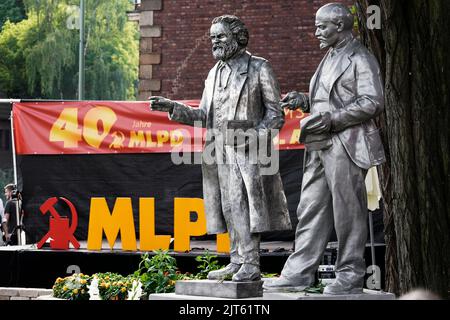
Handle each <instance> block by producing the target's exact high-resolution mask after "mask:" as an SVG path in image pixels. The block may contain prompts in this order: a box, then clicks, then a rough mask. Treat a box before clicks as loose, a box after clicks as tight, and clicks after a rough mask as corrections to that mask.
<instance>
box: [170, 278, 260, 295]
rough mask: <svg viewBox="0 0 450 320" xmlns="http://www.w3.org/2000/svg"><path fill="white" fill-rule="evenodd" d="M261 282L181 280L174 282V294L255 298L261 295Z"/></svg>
mask: <svg viewBox="0 0 450 320" xmlns="http://www.w3.org/2000/svg"><path fill="white" fill-rule="evenodd" d="M262 283H263V282H262V281H248V282H233V281H218V280H181V281H177V282H176V283H175V294H176V295H180V296H204V297H205V296H206V297H214V298H225V299H243V298H257V297H262V296H263V289H262Z"/></svg>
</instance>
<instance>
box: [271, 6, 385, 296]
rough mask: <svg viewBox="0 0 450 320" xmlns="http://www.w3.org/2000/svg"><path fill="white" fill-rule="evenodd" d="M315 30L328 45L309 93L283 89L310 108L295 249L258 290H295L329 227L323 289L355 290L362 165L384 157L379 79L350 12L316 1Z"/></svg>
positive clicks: (363, 212)
mask: <svg viewBox="0 0 450 320" xmlns="http://www.w3.org/2000/svg"><path fill="white" fill-rule="evenodd" d="M316 27H317V29H316V34H315V35H316V37H317V38H318V39H319V40H320V47H321V49H325V48H328V49H329V50H328V52H327V54H326V55H325V57H324V58H323V60H322V62H321V63H320V65H319V67H318V69H317V71H316V73H315V75H314V76H313V78H312V80H311V84H310V90H309V95H308V96H307V95H305V94H303V93H298V92H295V91H294V92H291V93H289V94H288V95H287V96H286V97H285V98H284V99H283V100H282V102H283V106H286V107H288V108H290V109H296V108H297V107H301V108H302V109H303V111H305V112H308V111H309V112H310V116H308V117H307V118H306V119H304V120H302V122H301V127H302V133H301V137H300V140H301V141H303V142H304V143H305V146H306V155H305V164H304V166H305V170H304V173H303V181H302V191H301V198H300V203H299V205H298V208H297V216H298V219H299V222H298V225H297V229H296V233H295V251H294V253H293V254H291V255H290V256H289V258H288V260H287V261H286V264H285V265H284V268H283V270H282V272H281V276H280V277H279V278H274V279H270V280H268V281H265V282H264V285H263V288H264V289H265V290H271V291H277V290H280V289H282V290H292V291H301V290H304V289H305V288H306V287H308V286H310V285H312V284H313V282H314V274H315V272H316V271H317V269H318V267H319V263H320V261H321V259H322V257H323V253H324V251H325V249H326V246H327V243H328V239H329V237H330V234H331V232H332V230H333V226H334V228H335V230H336V234H337V240H338V256H337V261H336V268H335V272H336V279H335V281H334V282H333V283H331V284H329V285H328V286H326V287H325V290H324V293H325V294H334V295H340V294H357V293H362V288H363V282H364V275H365V271H366V268H365V262H364V250H365V244H366V241H367V217H368V212H367V193H366V188H365V177H366V174H367V170H368V169H369V168H370V167H372V166H376V165H379V164H381V163H383V162H384V161H385V156H384V151H383V146H382V144H381V139H380V135H379V132H378V130H377V128H376V126H375V122H374V120H373V119H374V118H375V117H377V116H378V115H379V114H380V113H381V112H382V111H383V108H384V98H383V85H382V81H381V77H380V69H379V65H378V62H377V61H376V59H375V57H374V56H373V55H372V54H371V53H369V51H368V50H367V49H366V48H365V47H364V46H363V45H361V43H360V42H359V41H358V40H356V39H355V38H354V37H353V35H352V28H353V16H352V14H351V13H350V11H349V9H348V8H347V7H345V6H344V5H342V4H337V3H331V4H327V5H325V6H323V7H322V8H320V9H319V10H318V11H317V14H316Z"/></svg>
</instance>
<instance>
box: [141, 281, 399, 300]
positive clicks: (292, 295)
mask: <svg viewBox="0 0 450 320" xmlns="http://www.w3.org/2000/svg"><path fill="white" fill-rule="evenodd" d="M213 282H216V283H217V281H213ZM228 282H231V281H228ZM208 290H214V292H213V291H209V292H204V293H203V294H202V295H201V296H195V295H190V294H187V293H186V294H176V293H155V294H151V295H150V296H149V300H227V299H238V298H225V297H219V296H220V294H218V293H219V292H216V291H215V290H220V289H217V288H216V289H213V288H212V287H210V289H208ZM242 299H243V300H395V295H394V294H392V293H388V292H380V291H375V290H368V289H364V292H363V293H361V294H349V295H340V296H333V295H325V294H313V293H305V292H264V295H262V296H258V297H248V298H242Z"/></svg>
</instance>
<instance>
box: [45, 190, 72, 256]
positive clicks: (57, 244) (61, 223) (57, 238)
mask: <svg viewBox="0 0 450 320" xmlns="http://www.w3.org/2000/svg"><path fill="white" fill-rule="evenodd" d="M58 199H61V200H62V201H64V202H65V203H66V204H67V205H68V206H69V208H70V212H71V214H72V224H71V225H70V226H69V219H68V218H67V217H61V216H60V215H59V213H58V211H56V209H55V204H56V203H57V202H58ZM40 210H41V212H42V214H44V215H45V214H47V212H49V213H50V215H51V217H50V228H49V231H48V232H47V234H46V235H45V236H44V237H43V238H42V239H41V241H39V242H38V244H37V247H38V249H40V248H42V246H43V245H44V243H45V242H46V241H47V240H48V239H49V238H51V241H50V247H51V248H52V249H69V243H72V245H73V246H74V247H75V249H78V248H79V247H80V244H79V243H78V241H77V239H75V237H74V236H73V234H74V232H75V230H76V229H77V225H78V214H77V210H76V209H75V206H74V205H73V203H72V202H70V201H69V200H67V199H66V198H63V197H59V198H56V197H53V198H49V199H47V201H45V202H44V204H43V205H41V207H40Z"/></svg>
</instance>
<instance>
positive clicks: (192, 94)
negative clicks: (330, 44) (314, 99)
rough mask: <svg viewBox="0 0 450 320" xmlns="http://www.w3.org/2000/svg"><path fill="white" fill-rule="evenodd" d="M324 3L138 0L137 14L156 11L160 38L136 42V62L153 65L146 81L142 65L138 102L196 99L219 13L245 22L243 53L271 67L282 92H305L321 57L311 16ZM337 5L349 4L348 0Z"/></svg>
mask: <svg viewBox="0 0 450 320" xmlns="http://www.w3.org/2000/svg"><path fill="white" fill-rule="evenodd" d="M328 2H331V1H325V0H281V1H274V0H254V1H242V0H230V1H216V0H201V1H192V0H157V1H156V0H142V9H143V10H149V9H151V8H153V9H155V8H156V10H157V11H153V13H152V18H153V21H152V23H153V25H154V26H153V28H156V29H157V30H160V32H161V33H160V35H158V36H157V37H152V38H143V39H141V60H142V59H143V58H145V59H150V58H156V59H157V60H158V61H152V67H151V75H150V76H149V74H148V73H149V70H148V66H147V67H143V66H142V65H141V82H142V80H144V81H145V83H143V84H142V85H141V88H140V92H141V95H140V99H145V97H146V95H147V94H149V93H152V94H157V95H164V96H167V97H169V98H172V99H199V98H200V97H201V93H202V90H203V85H204V80H205V78H206V76H207V74H208V71H209V69H210V68H211V67H212V66H213V65H214V63H215V61H214V59H213V58H212V56H211V44H210V41H209V39H208V35H209V28H210V26H211V20H212V18H214V17H215V16H219V15H222V14H234V15H237V16H238V17H240V18H241V19H242V20H243V21H244V22H245V24H246V25H247V27H248V29H249V32H250V42H249V46H248V50H249V51H250V52H251V53H252V54H254V55H258V56H262V57H264V58H266V59H268V60H269V61H270V62H271V64H272V66H273V68H274V71H275V73H276V75H277V77H278V80H279V82H280V86H281V90H282V92H288V91H291V90H301V91H306V90H308V87H309V81H310V78H311V76H312V75H313V73H314V71H315V69H316V67H317V65H318V64H319V62H320V60H321V58H322V56H323V54H324V52H321V51H320V49H319V43H318V41H317V40H316V39H315V37H314V32H315V27H314V15H315V12H316V11H317V9H318V8H319V7H321V6H322V5H324V4H325V3H328ZM340 2H343V3H346V4H347V5H351V4H352V1H349V0H342V1H340ZM155 3H156V6H155ZM146 7H147V9H145V8H146ZM147 15H148V13H147ZM141 34H142V31H141ZM149 54H150V55H151V56H150V55H149ZM143 55H144V56H143ZM143 77H145V78H143ZM150 79H152V80H150ZM151 81H152V82H151ZM150 88H152V91H151V90H150ZM154 89H160V90H154Z"/></svg>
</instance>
